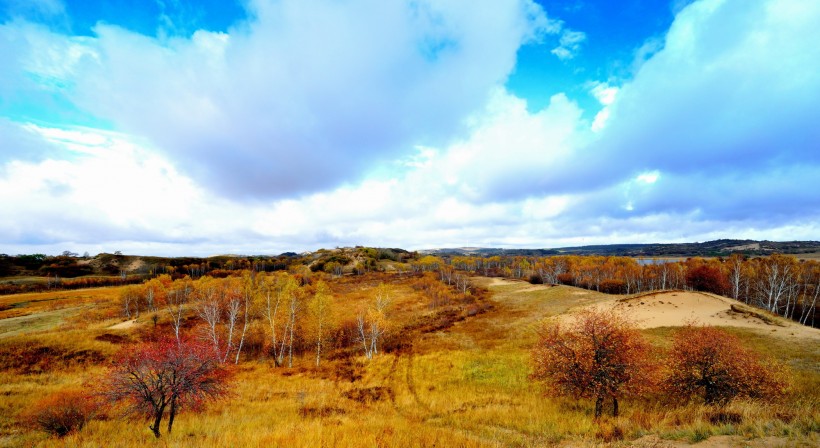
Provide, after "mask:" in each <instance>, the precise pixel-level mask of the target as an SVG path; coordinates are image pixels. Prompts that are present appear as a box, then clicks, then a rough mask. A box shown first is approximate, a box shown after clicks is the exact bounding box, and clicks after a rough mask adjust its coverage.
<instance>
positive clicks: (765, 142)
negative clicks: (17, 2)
mask: <svg viewBox="0 0 820 448" xmlns="http://www.w3.org/2000/svg"><path fill="white" fill-rule="evenodd" d="M316 5H318V6H320V7H319V8H318V9H314V10H312V11H311V14H308V11H307V10H306V9H304V8H303V7H302V6H301V4H300V3H296V2H293V3H291V2H288V1H285V2H279V3H266V2H258V3H252V8H251V11H252V13H253V17H254V18H253V19H252V20H251V21H249V22H248V23H245V24H241V25H237V26H236V27H235V28H234V29H231V30H230V31H229V32H227V33H211V32H204V31H200V32H197V33H195V34H193V35H192V36H191V37H190V38H170V39H168V40H166V41H162V40H158V39H156V38H152V37H146V36H139V35H136V34H134V33H131V32H129V31H126V30H123V29H120V28H116V27H111V26H103V25H98V27H97V37H95V38H93V39H90V40H89V41H83V40H72V39H69V40H66V39H65V37H64V36H60V35H58V34H52V33H49V32H46V31H45V30H43V29H40V28H36V27H34V28H32V27H31V26H30V25H26V26H29V28H26V30H27V31H21V29H23V28H25V26H23V25H21V24H20V23H16V24H11V25H6V26H5V29H4V30H2V32H0V37H2V36H5V42H6V43H7V45H5V46H3V42H4V40H3V39H0V51H2V52H5V54H8V55H11V56H13V58H12V60H14V61H18V62H27V63H29V65H20V64H16V65H12V66H13V67H18V66H24V67H27V68H26V69H25V70H18V71H17V72H14V71H13V70H9V71H0V76H6V77H7V78H4V79H9V80H11V81H13V83H16V84H14V85H20V86H27V88H29V89H30V90H32V91H35V90H37V89H44V91H47V92H50V93H49V94H59V95H65V96H66V97H70V98H71V100H72V101H76V103H77V104H79V105H81V106H82V107H83V108H85V109H88V110H89V111H92V112H93V113H94V114H97V115H99V116H104V117H107V118H108V119H110V120H112V122H113V123H114V124H115V126H116V127H117V128H119V130H120V132H112V131H100V130H93V129H87V128H61V129H55V128H52V127H49V126H45V125H42V124H40V125H35V124H30V123H29V124H20V123H16V122H14V121H10V120H6V121H2V120H0V145H3V147H4V148H6V147H13V148H16V149H15V150H14V152H7V151H6V150H5V149H4V152H3V153H0V154H1V155H2V156H3V157H2V158H0V209H3V210H14V214H13V216H12V215H9V214H5V215H2V216H0V235H4V240H3V245H4V247H5V248H11V249H5V250H9V251H11V250H13V249H14V248H21V249H20V252H30V250H25V248H31V247H38V248H44V249H43V251H48V252H50V253H55V252H60V251H62V250H66V249H69V250H74V251H84V250H89V251H91V252H94V250H98V251H99V250H108V251H112V250H124V251H128V250H130V248H134V249H133V250H135V251H138V252H142V253H146V252H150V253H168V254H181V253H185V254H191V253H196V254H201V255H208V254H213V253H272V252H282V251H285V250H296V251H300V250H305V249H314V248H319V247H332V246H337V245H339V246H342V245H353V244H366V245H379V246H400V247H406V248H410V249H419V248H425V247H434V246H459V245H478V246H508V247H522V246H525V247H532V246H546V247H555V246H567V245H579V244H601V243H612V242H634V243H637V242H652V241H692V240H699V241H704V240H708V239H716V238H725V237H746V238H767V239H816V235H817V234H818V231H820V226H818V223H820V212H818V210H820V196H818V195H817V194H816V192H815V191H814V189H812V186H813V185H814V184H816V179H817V178H820V152H818V151H816V149H815V146H816V144H815V143H816V142H817V141H820V139H818V137H820V135H818V132H820V131H818V128H817V126H815V124H814V123H813V120H814V118H815V117H817V116H818V115H820V110H818V109H819V108H820V106H818V105H820V66H818V64H819V63H818V61H820V49H818V47H817V46H816V45H814V42H816V41H820V35H819V34H818V33H820V29H817V27H816V26H815V24H816V23H818V22H820V6H817V5H815V4H812V3H810V2H800V1H796V0H768V1H764V0H750V1H737V0H736V1H728V0H727V1H711V0H703V1H700V2H695V3H692V4H691V5H688V6H686V7H683V9H682V10H681V11H680V13H679V14H678V16H677V17H676V19H675V22H674V24H673V25H672V28H671V29H670V30H669V32H668V34H667V36H666V37H665V39H664V40H663V42H662V43H663V45H658V44H656V43H655V44H652V45H651V47H652V48H648V47H647V48H644V49H638V50H637V51H636V61H637V60H638V59H640V63H636V66H635V75H634V78H633V79H631V80H628V81H626V82H623V83H621V84H620V85H616V84H614V83H612V82H592V83H588V84H586V85H584V86H582V87H583V88H585V89H586V90H587V91H589V92H590V93H591V94H592V95H593V96H594V97H595V98H596V99H597V100H598V102H599V103H600V106H601V110H600V112H599V113H598V114H597V115H596V116H595V118H594V120H592V121H591V122H590V121H589V120H588V119H585V118H584V116H585V115H584V113H583V112H584V111H583V110H582V109H581V108H580V107H579V105H578V104H577V103H575V102H573V101H572V100H571V99H570V98H568V97H567V95H565V94H558V95H555V96H553V97H552V99H551V101H550V103H549V104H548V105H547V106H546V107H544V108H543V109H542V110H538V111H531V110H528V107H527V103H526V100H525V99H522V98H518V97H516V96H515V95H514V94H512V93H510V92H508V91H507V90H505V89H504V88H503V87H499V84H501V83H503V80H504V77H505V76H506V74H507V73H509V70H510V69H511V67H512V66H513V64H514V54H515V48H517V46H518V45H520V43H521V42H522V41H525V40H527V39H531V38H535V37H534V36H535V34H537V33H538V30H539V29H541V30H544V29H546V28H544V27H545V26H547V25H545V23H546V24H548V23H549V22H543V20H546V19H545V17H544V16H543V14H542V13H541V12H540V10H539V9H538V8H534V7H532V5H529V6H527V5H526V4H519V3H516V4H511V5H512V6H510V8H509V9H508V10H507V13H506V16H505V15H504V14H503V13H502V14H500V15H499V14H498V13H496V14H493V17H492V18H490V17H484V16H483V15H482V14H481V13H480V12H473V13H471V14H472V15H471V14H468V13H467V12H464V11H461V10H460V9H458V8H460V6H459V3H458V2H455V3H454V4H452V5H450V4H447V3H436V5H435V7H434V6H432V4H429V5H428V4H426V3H418V4H415V5H420V6H416V7H415V8H417V9H407V8H405V7H403V6H397V4H394V3H390V4H389V5H388V4H387V3H385V4H382V3H378V4H377V3H366V2H364V1H362V2H351V3H349V4H346V5H348V6H351V5H352V6H353V9H351V10H350V11H347V10H341V8H342V6H340V4H336V3H326V2H317V3H315V5H314V6H316ZM522 5H523V6H522ZM365 6H367V7H369V8H375V9H377V10H378V11H377V12H378V14H379V17H381V18H382V19H381V20H383V21H382V22H378V23H372V24H371V23H370V22H367V20H368V18H372V17H374V15H375V14H376V12H372V11H368V10H366V9H367V8H365ZM334 8H337V9H339V10H338V11H337V10H336V9H334ZM467 9H471V8H467ZM408 11H409V12H408ZM502 12H503V11H502ZM371 13H372V14H374V15H370V14H371ZM496 15H499V16H498V17H496ZM339 17H342V18H343V19H338V18H339ZM365 23H366V24H368V25H372V26H371V27H370V28H369V29H360V28H363V25H362V24H365ZM539 23H541V24H540V25H539ZM408 24H412V26H411V25H408ZM354 25H356V26H354ZM488 25H492V26H491V27H490V29H489V31H486V30H482V31H481V32H480V30H479V28H481V26H488ZM552 25H553V26H554V23H552ZM319 26H321V29H326V30H328V31H327V32H326V33H318V34H317V33H316V32H315V31H316V30H315V29H313V28H311V27H319ZM303 28H307V29H303ZM364 28H367V27H364ZM12 30H13V32H14V33H17V34H10V33H12ZM32 30H33V31H32ZM311 30H312V31H314V32H313V33H312V32H311ZM388 30H395V33H389V32H387V31H388ZM485 31H486V33H487V34H486V35H485V34H482V33H483V32H485ZM3 33H5V34H3ZM377 35H378V36H382V38H381V39H375V40H374V36H377ZM9 36H12V37H13V38H12V37H9ZM20 36H22V37H23V39H19V38H18V37H20ZM330 36H332V37H333V38H332V39H331V38H330ZM490 36H494V37H493V39H500V41H499V42H491V40H492V39H491V38H490ZM15 39H16V40H15ZM9 42H17V43H20V42H23V43H25V44H24V45H19V46H15V45H12V44H10V43H9ZM325 47H328V48H325ZM355 47H357V48H360V49H361V51H363V52H364V53H361V54H360V53H357V52H355V51H353V50H352V48H355ZM35 48H40V49H42V48H51V50H50V54H52V55H53V56H51V57H44V56H43V53H39V56H38V59H37V61H38V62H37V63H36V64H34V63H32V62H31V61H33V59H31V56H28V54H29V53H30V51H32V50H33V49H35ZM294 48H298V49H299V51H295V50H294ZM260 54H262V55H267V57H265V58H260V57H259V55H260ZM485 69H486V70H489V73H487V72H484V70H485ZM32 73H36V74H38V75H37V76H35V77H34V78H32V77H31V76H29V75H31V74H32ZM160 74H161V75H162V76H163V77H162V78H161V79H154V78H155V77H156V76H159V75H160ZM32 79H37V80H40V81H42V80H51V81H50V82H44V81H43V82H40V81H38V82H37V83H33V84H25V82H28V81H31V80H32ZM66 79H68V80H70V81H71V83H69V84H70V85H63V84H61V82H64V80H66ZM27 80H28V81H27ZM44 86H46V87H44ZM3 88H4V86H3V85H2V84H0V89H3ZM12 90H14V89H12V88H8V89H7V90H6V93H7V94H8V92H11V91H12ZM0 91H2V90H0ZM55 92H56V93H55ZM260 92H261V93H260ZM22 154H36V156H30V157H23V156H22ZM374 168H377V169H375V170H374ZM203 186H207V187H208V188H209V190H206V189H203ZM214 191H216V192H218V193H220V194H214ZM101 192H103V193H104V194H101ZM237 194H238V195H240V196H252V197H254V198H256V200H255V201H237V200H232V199H229V197H230V196H235V195H237ZM146 241H148V243H146ZM101 242H102V243H101ZM112 246H113V247H112Z"/></svg>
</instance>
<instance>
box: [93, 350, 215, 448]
mask: <svg viewBox="0 0 820 448" xmlns="http://www.w3.org/2000/svg"><path fill="white" fill-rule="evenodd" d="M227 379H228V371H227V370H226V369H225V368H224V367H223V366H222V364H220V362H219V359H218V358H217V357H216V356H215V355H214V352H213V350H212V349H211V347H208V346H206V345H202V344H197V343H193V342H185V341H182V342H178V341H177V340H176V339H167V340H163V341H160V342H156V343H152V344H149V345H143V346H135V347H131V348H128V349H126V350H125V351H124V352H123V353H122V354H121V355H120V356H119V358H118V359H116V360H115V362H114V365H113V368H112V370H111V372H110V373H109V375H108V378H107V379H106V381H105V385H104V391H103V395H104V396H105V397H107V398H108V399H110V400H111V401H113V402H115V403H120V404H122V405H123V407H124V408H125V410H126V413H127V414H132V415H138V416H142V417H145V418H146V419H147V420H149V422H150V423H151V425H150V429H151V431H152V432H153V433H154V436H156V437H160V425H161V423H162V419H163V417H164V416H165V415H167V416H168V432H169V433H170V432H171V429H172V427H173V424H174V418H175V417H176V415H177V414H178V413H179V412H181V411H183V410H187V409H191V410H196V409H198V408H200V407H201V406H202V405H203V404H204V403H205V402H206V401H208V400H214V399H218V398H220V397H223V396H225V395H226V393H227V389H226V380H227Z"/></svg>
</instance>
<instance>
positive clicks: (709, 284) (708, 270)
mask: <svg viewBox="0 0 820 448" xmlns="http://www.w3.org/2000/svg"><path fill="white" fill-rule="evenodd" d="M686 284H687V285H689V287H690V288H692V289H694V290H695V291H706V292H711V293H713V294H718V295H724V294H726V293H727V292H728V291H729V279H728V278H726V275H724V274H723V272H721V271H720V269H719V268H717V267H712V266H707V265H705V264H704V265H700V266H698V267H696V268H693V269H691V270H689V272H687V273H686Z"/></svg>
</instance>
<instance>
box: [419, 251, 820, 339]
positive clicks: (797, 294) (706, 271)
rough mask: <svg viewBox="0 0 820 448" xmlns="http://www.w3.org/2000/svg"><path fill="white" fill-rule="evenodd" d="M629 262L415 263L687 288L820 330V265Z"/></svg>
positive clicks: (611, 284) (612, 287) (623, 287)
mask: <svg viewBox="0 0 820 448" xmlns="http://www.w3.org/2000/svg"><path fill="white" fill-rule="evenodd" d="M641 261H643V262H640V261H639V260H638V259H635V258H631V257H605V256H591V255H585V256H578V255H564V256H549V257H504V256H493V257H486V258H483V257H468V256H457V257H451V258H440V257H435V256H426V257H422V258H420V259H418V260H414V261H411V263H410V264H411V266H412V269H413V270H416V271H441V270H442V269H444V270H447V269H455V270H457V271H462V272H467V273H471V274H476V275H484V276H501V277H507V278H516V279H525V280H528V281H530V282H531V283H545V284H553V285H557V284H564V285H571V286H577V287H581V288H586V289H590V290H595V291H598V292H603V293H607V294H637V293H642V292H647V291H656V290H670V289H683V290H695V291H705V292H710V293H714V294H718V295H722V296H726V297H731V298H733V299H736V300H739V301H742V302H744V303H746V304H749V305H753V306H756V307H759V308H763V309H765V310H768V311H770V312H772V313H775V314H777V315H780V316H783V317H786V318H788V319H792V320H794V321H797V322H800V323H801V324H803V325H809V326H813V327H817V326H818V325H820V320H818V319H817V316H818V305H820V303H818V297H820V262H818V261H815V260H798V259H796V258H795V257H792V256H788V255H780V254H774V255H770V256H766V257H756V258H748V257H745V256H743V255H739V254H735V255H732V256H730V257H728V258H688V259H685V260H680V261H672V260H663V259H659V260H652V259H645V260H641Z"/></svg>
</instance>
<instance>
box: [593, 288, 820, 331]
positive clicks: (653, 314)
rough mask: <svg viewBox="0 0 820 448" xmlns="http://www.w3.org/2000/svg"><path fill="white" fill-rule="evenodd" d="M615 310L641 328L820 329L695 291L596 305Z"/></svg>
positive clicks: (651, 295) (647, 295)
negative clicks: (690, 326)
mask: <svg viewBox="0 0 820 448" xmlns="http://www.w3.org/2000/svg"><path fill="white" fill-rule="evenodd" d="M593 306H594V307H598V308H606V309H615V310H618V311H621V312H623V313H624V314H626V315H627V316H628V317H630V318H631V319H633V320H634V321H635V323H636V324H637V326H638V327H640V328H656V327H677V326H683V325H687V324H688V323H690V322H693V323H695V324H697V325H714V326H725V327H743V328H754V329H758V330H761V331H766V332H769V333H771V334H774V335H782V336H795V337H803V336H813V337H817V336H818V335H820V330H817V329H814V328H810V327H805V326H803V325H800V324H797V323H795V322H790V321H788V320H786V319H782V318H779V317H775V316H772V315H769V314H768V313H766V312H764V311H761V310H758V309H756V308H753V307H750V306H747V305H744V304H743V303H741V302H738V301H737V300H732V299H728V298H726V297H720V296H716V295H713V294H707V293H701V292H691V291H665V292H657V293H651V294H646V295H642V296H638V297H632V298H625V299H624V298H622V299H614V300H609V301H606V302H603V303H599V304H596V305H593Z"/></svg>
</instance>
